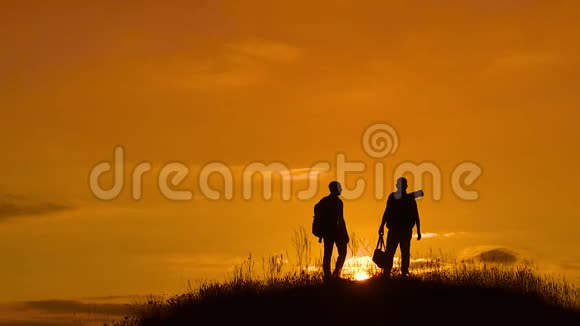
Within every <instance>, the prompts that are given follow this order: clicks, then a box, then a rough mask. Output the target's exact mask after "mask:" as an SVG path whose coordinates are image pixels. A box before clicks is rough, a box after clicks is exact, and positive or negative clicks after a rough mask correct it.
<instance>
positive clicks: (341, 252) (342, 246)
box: [332, 241, 347, 277]
mask: <svg viewBox="0 0 580 326" xmlns="http://www.w3.org/2000/svg"><path fill="white" fill-rule="evenodd" d="M346 247H347V243H346V242H343V241H341V242H336V249H338V258H337V259H336V266H335V267H334V273H332V276H334V277H340V271H342V265H344V261H345V260H346Z"/></svg>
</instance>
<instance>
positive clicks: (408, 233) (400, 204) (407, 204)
mask: <svg viewBox="0 0 580 326" xmlns="http://www.w3.org/2000/svg"><path fill="white" fill-rule="evenodd" d="M385 224H386V225H387V229H389V232H388V233H387V249H386V253H387V265H386V266H385V270H384V273H385V276H387V277H388V276H389V275H390V274H391V269H392V268H393V258H394V257H395V252H396V251H397V246H399V245H400V246H401V273H402V274H403V276H406V275H407V274H409V263H410V259H411V238H412V237H413V227H414V226H415V224H416V225H417V240H421V223H420V221H419V211H418V210H417V202H416V201H415V197H414V196H413V195H408V194H407V179H405V178H399V179H397V191H396V192H393V193H391V194H390V195H389V198H388V199H387V207H386V209H385V213H384V214H383V220H382V222H381V226H380V227H379V236H381V237H382V236H383V234H384V233H383V227H384V226H385Z"/></svg>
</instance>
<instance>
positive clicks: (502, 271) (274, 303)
mask: <svg viewBox="0 0 580 326" xmlns="http://www.w3.org/2000/svg"><path fill="white" fill-rule="evenodd" d="M578 304H579V291H578V289H577V288H575V287H572V286H569V285H567V284H565V283H562V282H556V281H553V280H550V279H546V278H544V277H541V276H538V275H537V274H536V273H535V272H534V270H533V269H532V268H530V267H525V266H520V267H517V268H502V267H487V266H479V267H463V268H461V267H457V268H456V269H447V270H437V271H431V272H426V273H422V274H419V275H416V276H412V277H409V278H407V279H402V278H398V277H394V278H392V279H390V280H386V279H384V278H382V277H380V276H379V275H376V276H373V277H371V278H370V279H368V280H365V281H361V282H356V281H349V280H336V281H331V282H326V283H325V282H323V281H322V280H321V278H320V276H319V275H312V274H302V275H287V276H285V277H280V278H276V279H262V280H253V279H250V278H248V277H236V278H234V279H232V280H231V281H229V282H225V283H208V284H205V285H202V286H201V287H200V288H199V289H197V290H195V291H191V292H190V293H185V294H182V295H179V296H175V297H173V298H170V299H168V300H164V301H161V300H153V299H152V300H151V301H149V302H148V303H146V304H144V305H141V306H137V307H136V310H135V312H134V314H133V315H132V316H130V317H129V318H128V319H126V320H125V321H124V322H123V323H122V324H124V325H205V324H210V325H214V324H217V325H225V323H232V324H236V325H315V324H319V325H332V324H334V325H355V324H357V323H362V324H363V325H369V323H375V322H376V323H381V324H394V325H396V324H402V323H405V324H420V323H436V324H454V325H472V324H479V325H483V324H500V325H503V324H513V323H515V324H516V325H521V324H523V323H530V324H532V325H538V324H549V325H553V324H556V323H565V325H580V311H579V310H578Z"/></svg>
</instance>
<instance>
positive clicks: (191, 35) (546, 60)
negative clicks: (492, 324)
mask: <svg viewBox="0 0 580 326" xmlns="http://www.w3.org/2000/svg"><path fill="white" fill-rule="evenodd" d="M3 7H4V8H3V9H2V10H1V11H0V39H1V40H2V42H1V43H0V47H1V48H0V49H1V50H0V108H1V110H2V120H1V122H2V128H0V145H1V148H2V149H3V153H4V155H3V159H2V160H1V161H0V180H2V182H1V183H0V256H1V257H2V259H3V264H2V268H1V269H0V280H2V281H0V282H1V283H2V284H1V288H2V289H3V291H2V294H1V296H0V301H11V300H31V299H37V300H44V299H50V298H76V297H87V296H103V295H125V294H133V293H150V292H163V291H177V290H179V289H181V288H183V287H184V286H185V282H186V281H187V280H188V279H195V278H200V277H209V278H221V277H223V275H225V273H226V272H227V268H228V267H229V266H230V265H231V263H232V262H233V261H235V260H236V259H238V258H239V257H242V256H244V255H246V254H247V253H248V252H250V251H252V252H254V253H255V255H257V256H260V255H267V254H270V253H273V252H279V251H283V250H286V249H290V238H291V235H292V232H293V229H295V228H296V227H298V226H300V225H302V226H305V227H308V226H309V223H310V221H311V215H312V206H313V204H314V202H315V200H310V201H299V200H293V201H289V202H288V201H281V200H279V199H278V198H279V197H277V196H275V199H274V200H272V201H267V202H266V201H263V200H261V199H256V198H255V199H253V200H251V201H244V200H242V199H241V197H240V196H239V195H236V196H235V198H234V200H233V201H224V200H222V201H208V200H206V199H203V198H202V197H201V196H200V193H199V189H198V188H197V181H196V178H195V173H196V171H199V168H200V167H201V166H203V164H205V163H207V162H212V161H221V162H224V163H226V164H228V165H231V166H234V167H237V168H239V167H242V166H244V165H245V164H248V163H249V162H253V161H260V162H264V163H270V162H273V161H280V162H284V163H285V164H287V165H288V166H289V167H291V168H292V169H302V168H306V167H309V166H311V165H312V164H313V163H315V162H318V161H322V160H329V161H331V162H332V161H333V160H334V157H335V155H336V153H346V155H347V158H348V159H349V160H362V161H365V162H367V163H368V164H369V166H370V164H373V163H374V162H375V160H374V159H372V158H370V157H368V156H367V155H365V153H364V152H363V149H362V146H361V134H362V133H363V131H364V129H365V128H366V127H367V126H369V125H370V124H372V123H376V122H388V123H389V124H390V125H392V126H393V127H395V128H396V130H397V132H398V135H399V138H400V146H399V150H398V151H397V153H396V154H395V155H394V156H390V157H388V158H387V159H386V160H385V164H386V166H387V170H388V171H390V172H387V176H388V177H389V179H388V180H387V182H388V184H392V177H393V176H392V171H393V167H394V166H395V164H397V163H400V162H403V161H407V160H409V161H412V162H422V161H430V162H434V163H436V164H437V165H438V166H439V167H440V168H441V170H442V171H443V177H444V178H443V180H444V185H445V187H444V189H443V197H442V199H441V200H438V201H437V200H433V199H432V198H424V199H422V200H421V201H420V203H419V209H420V213H421V216H422V221H423V232H433V233H438V234H443V233H449V232H455V233H457V234H458V235H457V236H456V237H450V238H445V239H442V238H440V237H435V238H430V239H424V240H422V242H414V243H413V249H414V250H417V251H423V252H425V251H427V250H429V248H433V249H434V250H437V249H438V248H443V249H444V250H446V251H448V252H452V253H455V254H458V255H459V254H460V253H461V252H463V251H464V250H468V249H470V248H471V249H473V248H477V247H478V246H483V245H490V246H503V247H508V248H511V249H513V250H515V251H517V252H519V253H521V254H522V256H525V257H530V258H532V259H534V260H535V261H537V262H538V264H540V265H541V266H542V267H543V268H545V270H548V271H556V272H558V273H567V274H566V275H572V276H571V277H573V278H577V277H578V275H580V273H579V271H580V256H578V250H577V249H578V248H579V245H580V240H578V237H577V232H578V231H579V226H580V224H579V223H580V222H578V221H579V219H578V217H579V214H580V209H579V208H578V205H577V198H579V195H580V190H578V189H579V188H578V180H579V176H580V174H579V172H578V170H577V167H578V165H579V163H580V159H579V154H578V152H577V151H576V147H577V146H576V144H577V140H578V139H579V135H580V134H579V131H578V127H577V126H576V124H577V122H578V117H579V113H578V107H579V104H580V96H579V93H578V91H577V89H578V86H579V85H580V51H579V50H580V42H579V41H580V39H579V34H578V30H580V28H579V27H580V26H579V25H580V23H579V21H580V19H579V18H580V5H579V4H578V3H577V2H575V1H557V2H554V1H517V0H511V1H501V2H500V1H483V0H466V1H412V2H409V1H368V2H365V3H364V4H362V3H360V2H355V1H346V0H345V1H325V2H322V1H321V2H316V3H312V1H289V2H277V1H187V2H185V1H184V2H180V3H177V2H175V3H173V2H172V4H171V5H169V4H167V3H164V2H159V1H156V2H149V1H139V2H134V3H123V4H120V3H118V2H117V1H115V2H113V1H98V2H94V3H93V4H87V3H86V2H82V4H81V3H80V2H78V1H58V2H56V3H50V4H48V3H47V2H44V1H37V2H36V3H33V2H27V3H23V2H13V3H8V4H3ZM116 145H122V146H124V148H125V149H126V153H127V161H128V162H127V166H128V168H132V167H134V166H135V165H136V164H137V163H138V162H141V161H145V160H146V161H150V162H151V163H152V164H153V166H154V168H155V169H156V170H158V169H159V168H161V166H162V165H163V164H164V163H167V162H172V161H180V162H183V163H184V164H186V165H187V166H189V167H190V168H191V170H192V174H191V175H190V176H188V178H187V179H186V181H185V182H184V183H183V185H182V187H183V188H191V189H192V190H193V191H194V193H195V195H194V197H195V198H194V200H193V201H189V202H185V203H184V202H181V203H176V202H171V201H168V200H166V199H164V198H162V197H161V196H160V195H159V192H158V191H157V188H156V180H155V174H153V173H152V174H150V175H146V176H145V183H146V187H145V192H144V198H143V200H141V201H139V202H135V201H133V200H131V199H130V192H129V190H128V189H130V188H129V186H127V187H126V189H125V190H124V192H123V195H122V196H121V198H119V199H117V200H114V201H110V202H103V201H99V200H97V199H95V197H94V196H93V195H92V194H91V192H90V190H89V186H88V178H89V173H90V170H91V168H92V167H93V166H94V165H95V164H97V163H98V162H100V161H103V160H111V159H112V153H113V149H114V147H115V146H116ZM466 160H467V161H473V162H476V163H477V164H479V165H480V166H481V167H482V169H483V175H482V176H481V177H480V178H479V179H478V181H477V182H476V183H475V185H474V186H473V187H474V188H475V189H477V190H478V191H479V193H480V199H479V200H478V201H462V200H459V199H458V198H457V197H455V196H454V195H453V193H452V192H451V190H450V189H449V178H450V174H451V172H452V171H453V168H454V167H455V166H456V165H457V164H458V163H460V162H462V161H466ZM389 173H391V175H389ZM332 177H333V176H332V175H326V176H324V177H323V178H322V179H321V184H323V185H324V184H325V183H326V182H328V181H329V180H330V179H331V178H332ZM364 177H365V178H368V179H371V178H372V175H371V174H370V173H367V174H365V175H364ZM348 181H349V182H350V183H349V182H347V186H352V185H353V180H350V179H349V180H348ZM411 188H413V185H412V184H411ZM425 188H426V190H429V189H430V186H429V185H427V186H426V187H425ZM238 190H239V189H238ZM256 191H259V188H257V189H256ZM323 194H324V191H321V192H320V196H322V195H323ZM428 197H429V196H428ZM383 209H384V202H383V201H382V200H379V201H377V200H375V199H374V198H373V196H372V193H370V192H368V193H366V195H365V196H364V197H362V198H359V199H356V200H348V201H347V200H345V215H346V218H347V223H348V225H349V228H350V231H354V232H356V233H358V234H360V235H361V236H362V237H364V238H367V239H369V240H371V242H372V241H374V237H375V233H376V228H377V226H378V223H379V222H380V217H381V214H382V211H383ZM460 232H461V233H460ZM315 248H316V250H318V249H319V248H318V247H315Z"/></svg>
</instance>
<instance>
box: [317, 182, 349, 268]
mask: <svg viewBox="0 0 580 326" xmlns="http://www.w3.org/2000/svg"><path fill="white" fill-rule="evenodd" d="M328 189H329V190H330V194H329V195H328V196H326V197H324V198H322V199H321V200H320V202H319V203H318V204H317V206H318V207H319V210H320V211H322V212H323V213H322V214H321V215H322V216H320V218H321V222H322V224H323V229H324V231H323V236H322V239H323V240H324V258H323V259H322V270H323V271H324V278H325V279H330V278H339V277H340V272H341V270H342V266H343V265H344V261H345V259H346V250H347V244H348V241H349V240H350V239H349V237H348V232H347V230H346V223H345V221H344V215H343V204H342V200H341V199H340V198H339V196H340V194H341V192H342V187H341V185H340V183H339V182H338V181H332V182H331V183H330V184H329V185H328ZM335 244H336V249H337V250H338V258H337V259H336V266H335V268H334V272H333V273H332V274H331V272H330V261H331V258H332V251H333V249H334V245H335Z"/></svg>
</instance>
